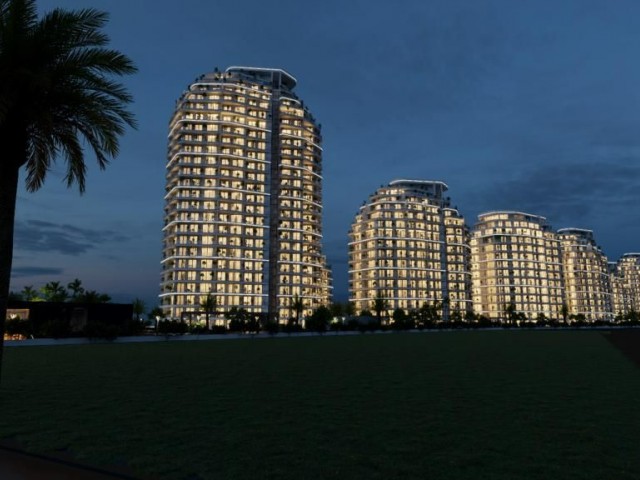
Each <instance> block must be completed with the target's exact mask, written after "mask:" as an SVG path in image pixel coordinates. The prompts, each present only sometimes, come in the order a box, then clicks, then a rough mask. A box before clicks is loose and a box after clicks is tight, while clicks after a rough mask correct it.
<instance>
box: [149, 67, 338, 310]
mask: <svg viewBox="0 0 640 480" xmlns="http://www.w3.org/2000/svg"><path fill="white" fill-rule="evenodd" d="M295 86H296V79H295V78H294V77H293V76H291V75H290V74H289V73H287V72H285V71H284V70H280V69H268V68H253V67H230V68H228V69H227V70H225V71H224V72H218V71H215V72H212V73H208V74H205V75H202V76H201V77H199V78H198V79H196V80H195V82H194V83H192V84H191V85H190V86H189V88H188V90H187V91H186V92H184V93H183V95H182V96H181V97H180V99H179V100H178V102H177V104H176V109H175V113H174V115H173V118H172V119H171V122H170V125H169V148H168V161H167V177H166V178H167V183H166V196H165V211H164V230H163V231H164V242H163V260H162V280H161V295H160V297H161V303H162V307H163V309H164V311H165V313H166V314H167V315H168V316H170V317H172V318H184V317H185V315H189V316H193V315H196V316H197V315H198V314H199V312H201V310H202V307H201V305H202V303H203V301H204V300H205V299H206V298H207V296H208V295H211V296H213V297H214V298H215V300H216V303H217V310H218V311H221V312H226V311H228V310H229V309H230V308H232V307H243V308H245V309H247V310H248V311H250V312H253V313H259V314H262V315H263V316H268V318H269V319H271V320H276V321H280V322H284V321H286V320H287V319H289V318H291V317H293V316H294V315H295V313H294V311H293V309H292V307H293V303H294V302H296V301H297V300H298V299H299V300H301V301H302V304H303V307H304V311H303V314H308V313H310V312H311V311H312V309H313V308H316V307H318V306H320V305H326V304H327V303H328V302H329V301H330V298H331V276H330V272H329V269H328V267H327V264H326V259H325V256H324V255H323V252H322V148H321V134H320V126H319V124H318V123H317V122H316V121H315V119H314V118H313V116H312V115H311V113H310V112H309V110H308V109H307V107H306V106H305V105H304V104H303V102H302V101H301V100H300V99H299V98H298V97H297V95H296V94H295V93H294V88H295Z"/></svg>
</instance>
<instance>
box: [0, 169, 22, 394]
mask: <svg viewBox="0 0 640 480" xmlns="http://www.w3.org/2000/svg"><path fill="white" fill-rule="evenodd" d="M19 172H20V167H19V166H18V165H15V164H13V163H12V162H8V161H7V160H6V158H5V159H3V160H0V385H2V360H3V353H4V329H5V320H6V318H7V302H8V299H9V281H10V280H11V262H12V261H13V230H14V223H15V215H16V197H17V194H18V174H19Z"/></svg>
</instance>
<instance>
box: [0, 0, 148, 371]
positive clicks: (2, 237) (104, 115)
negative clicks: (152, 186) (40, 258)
mask: <svg viewBox="0 0 640 480" xmlns="http://www.w3.org/2000/svg"><path fill="white" fill-rule="evenodd" d="M106 22H107V14H106V13H102V12H99V11H97V10H94V9H83V10H77V11H66V10H62V9H56V10H53V11H52V12H50V13H47V14H45V15H44V16H43V17H42V18H40V19H38V15H37V8H36V2H35V0H0V145H2V155H1V156H0V366H1V364H2V349H3V338H4V323H5V317H6V308H7V297H8V294H9V280H10V277H11V263H12V257H13V232H14V221H15V209H16V196H17V189H18V177H19V172H20V169H21V168H22V167H25V169H26V173H27V177H26V185H27V190H29V191H35V190H38V189H39V188H40V187H41V186H42V184H43V183H44V181H45V177H46V173H47V171H48V170H49V168H50V167H51V165H52V164H53V163H54V162H55V161H56V159H57V158H58V157H59V156H61V157H63V158H64V160H65V162H66V175H65V180H66V183H67V186H72V185H73V184H74V183H77V184H78V188H79V190H80V192H81V193H82V192H83V191H84V188H85V173H86V165H85V162H84V149H83V145H82V141H84V142H86V144H87V145H88V146H90V147H91V149H92V150H93V152H94V154H95V156H96V159H97V161H98V165H99V167H100V168H104V167H105V166H106V165H107V163H108V161H109V157H114V156H116V154H117V153H118V143H119V142H118V140H119V137H120V135H122V134H123V133H124V130H125V127H126V125H130V126H135V122H134V120H133V116H132V114H131V113H130V112H129V111H127V109H126V105H127V103H129V102H131V100H132V98H131V96H130V95H129V93H128V92H127V91H126V89H125V88H124V87H123V86H122V85H121V84H119V83H117V82H115V81H113V80H112V78H111V77H112V76H114V75H117V76H119V75H125V74H130V73H133V72H135V71H136V68H135V66H134V65H133V63H132V62H131V61H130V60H129V59H128V58H127V57H126V56H125V55H123V54H121V53H120V52H118V51H115V50H110V49H108V48H105V46H106V45H107V43H108V41H109V38H108V37H107V35H106V34H104V33H103V32H102V31H101V30H102V27H104V25H105V24H106Z"/></svg>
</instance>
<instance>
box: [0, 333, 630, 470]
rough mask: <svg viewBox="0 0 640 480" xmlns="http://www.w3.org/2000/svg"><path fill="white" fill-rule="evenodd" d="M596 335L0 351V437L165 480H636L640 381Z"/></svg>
mask: <svg viewBox="0 0 640 480" xmlns="http://www.w3.org/2000/svg"><path fill="white" fill-rule="evenodd" d="M606 335H607V334H606V333H605V334H602V333H599V332H595V331H458V332H428V333H387V334H379V335H371V334H362V335H351V336H332V335H331V334H327V335H325V336H322V337H321V336H318V337H305V338H294V337H291V338H289V337H287V336H286V335H282V334H281V335H278V336H275V337H272V338H260V339H258V338H246V339H240V340H229V341H211V342H175V343H174V342H167V343H154V344H97V345H78V346H64V347H62V346H56V347H26V348H8V349H7V350H6V361H5V365H4V372H3V373H4V376H3V384H2V386H1V387H0V388H1V391H0V393H1V395H0V402H1V408H2V414H1V415H0V438H11V439H14V440H17V441H18V442H20V443H21V444H22V445H23V446H24V447H26V448H27V449H30V450H33V451H36V452H56V451H61V450H63V451H66V452H68V453H71V454H72V455H74V456H75V457H76V458H78V459H79V460H80V461H83V462H86V463H91V464H95V465H114V464H116V465H117V464H126V465H129V466H130V467H131V468H132V469H133V471H135V472H137V474H139V475H140V476H152V477H155V478H175V479H187V478H190V479H201V478H202V479H208V478H215V479H218V478H225V479H226V478H233V479H242V478H247V479H249V478H251V479H254V478H278V479H280V478H283V479H300V478H336V479H338V478H340V479H345V478H346V479H349V478H352V479H355V478H357V479H388V478H421V479H422V478H425V479H474V480H476V479H485V478H486V479H514V478H527V479H549V478H553V479H587V478H588V479H591V478H601V479H637V478H638V476H639V475H640V442H638V438H640V408H639V405H640V403H639V402H640V370H638V368H637V367H636V366H635V365H634V364H633V363H632V362H631V361H629V359H628V358H627V357H625V356H624V355H623V354H622V353H621V352H620V351H619V350H617V349H615V348H614V347H613V346H612V345H611V344H610V342H608V341H607V340H606V338H605V337H606Z"/></svg>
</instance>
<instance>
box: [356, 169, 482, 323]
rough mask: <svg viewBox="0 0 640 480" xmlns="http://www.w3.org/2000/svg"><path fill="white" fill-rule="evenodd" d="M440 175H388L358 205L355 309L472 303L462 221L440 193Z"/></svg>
mask: <svg viewBox="0 0 640 480" xmlns="http://www.w3.org/2000/svg"><path fill="white" fill-rule="evenodd" d="M447 189H448V187H447V185H446V184H445V183H443V182H438V181H425V180H394V181H392V182H391V183H390V184H389V185H388V186H384V187H381V188H379V189H378V190H377V191H376V192H375V193H374V194H373V195H371V196H370V197H369V199H368V201H367V202H366V203H365V204H364V205H363V206H362V207H360V210H359V212H358V213H357V214H356V216H355V219H354V221H353V224H352V226H351V230H350V232H349V240H350V241H349V297H350V301H352V302H354V304H355V308H356V310H358V311H360V310H373V302H374V300H375V299H376V297H377V296H381V297H382V298H384V300H385V301H386V306H387V312H386V314H387V316H389V315H391V313H392V312H393V310H395V309H396V308H401V309H403V310H405V311H409V310H412V309H418V308H420V307H421V306H422V305H423V304H424V303H425V302H426V303H428V304H436V303H439V304H443V306H442V316H443V318H444V319H445V320H446V319H448V318H449V316H450V314H451V313H452V312H458V314H459V315H460V316H463V315H464V314H465V313H466V312H467V311H469V310H470V309H471V304H470V296H469V289H470V274H469V267H468V266H469V247H468V244H467V241H466V237H467V233H468V232H467V228H466V226H465V223H464V219H463V218H462V216H461V215H460V214H459V212H458V211H457V209H455V208H452V207H451V206H450V200H449V198H448V197H445V196H444V193H445V192H446V191H447Z"/></svg>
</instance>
